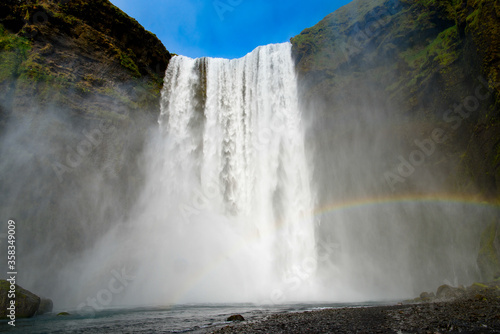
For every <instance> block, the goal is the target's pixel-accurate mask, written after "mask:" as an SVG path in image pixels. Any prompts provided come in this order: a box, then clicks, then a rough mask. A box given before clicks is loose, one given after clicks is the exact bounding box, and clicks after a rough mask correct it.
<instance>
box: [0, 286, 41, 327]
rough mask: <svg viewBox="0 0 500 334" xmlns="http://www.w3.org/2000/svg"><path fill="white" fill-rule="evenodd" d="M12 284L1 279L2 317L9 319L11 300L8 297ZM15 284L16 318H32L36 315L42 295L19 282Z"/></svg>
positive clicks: (0, 314) (0, 304)
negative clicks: (39, 295)
mask: <svg viewBox="0 0 500 334" xmlns="http://www.w3.org/2000/svg"><path fill="white" fill-rule="evenodd" d="M10 286H11V285H10V283H9V282H8V281H6V280H0V319H7V315H8V314H7V312H10V311H8V310H7V308H8V307H9V306H10V301H11V299H10V298H8V295H9V290H10ZM14 286H15V307H16V309H15V315H16V318H30V317H32V316H34V315H35V314H36V311H37V310H38V307H39V305H40V297H38V296H37V295H35V294H34V293H32V292H30V291H28V290H26V289H23V288H22V287H20V286H19V285H17V284H16V285H14Z"/></svg>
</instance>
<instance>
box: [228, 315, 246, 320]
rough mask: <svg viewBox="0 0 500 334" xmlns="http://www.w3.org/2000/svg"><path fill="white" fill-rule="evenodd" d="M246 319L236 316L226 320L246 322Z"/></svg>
mask: <svg viewBox="0 0 500 334" xmlns="http://www.w3.org/2000/svg"><path fill="white" fill-rule="evenodd" d="M244 320H245V318H243V316H242V315H241V314H234V315H232V316H230V317H229V318H227V319H226V321H244Z"/></svg>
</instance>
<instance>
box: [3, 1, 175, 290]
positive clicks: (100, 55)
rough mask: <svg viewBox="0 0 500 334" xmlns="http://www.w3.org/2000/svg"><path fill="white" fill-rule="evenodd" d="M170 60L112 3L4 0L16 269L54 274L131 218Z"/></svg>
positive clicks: (9, 194) (8, 211) (7, 212)
mask: <svg viewBox="0 0 500 334" xmlns="http://www.w3.org/2000/svg"><path fill="white" fill-rule="evenodd" d="M170 58H171V55H170V53H169V52H168V51H167V50H166V49H165V47H164V46H163V45H162V43H161V42H160V41H159V40H158V39H157V38H156V36H155V35H154V34H152V33H150V32H148V31H146V30H145V29H144V28H143V27H142V26H141V25H139V23H138V22H137V21H135V20H134V19H132V18H130V17H129V16H127V15H126V14H124V13H123V12H122V11H120V10H119V9H118V8H116V7H115V6H113V5H112V4H111V3H110V2H109V1H107V0H97V1H84V0H61V1H57V0H36V1H35V0H26V1H17V0H6V1H2V2H1V3H0V135H1V141H0V155H2V157H3V159H2V162H1V163H0V173H1V174H2V178H3V181H2V192H1V194H0V216H1V217H2V219H3V220H4V221H6V219H15V220H16V221H18V222H19V224H18V228H19V231H18V233H19V235H23V238H21V239H20V241H19V249H20V250H19V251H20V252H21V255H24V259H23V256H20V260H19V261H20V266H22V264H23V261H25V263H30V264H33V263H35V264H36V263H38V264H39V266H40V268H32V270H34V271H36V270H40V269H44V270H45V269H46V272H47V274H49V272H50V271H57V267H58V266H60V265H61V263H64V262H65V261H68V257H71V256H72V254H77V253H78V252H79V251H80V250H82V249H83V248H85V247H88V246H89V245H91V244H92V242H93V241H94V240H97V236H98V235H100V234H102V233H103V232H104V231H106V230H107V229H108V228H109V227H110V226H111V223H113V222H116V221H125V220H126V219H127V212H128V209H129V208H130V206H131V204H132V203H133V202H134V201H135V199H136V196H137V194H138V191H139V188H140V185H141V184H142V183H141V182H142V181H141V180H142V178H143V175H142V174H141V171H142V170H143V168H139V165H140V157H141V155H140V154H141V152H143V147H144V143H145V139H146V137H147V135H148V130H149V129H151V128H153V129H154V128H156V127H157V126H156V124H157V123H156V121H157V117H158V113H159V109H160V91H161V87H162V84H163V76H164V72H165V69H166V67H167V65H168V62H169V60H170ZM54 240H57V242H54ZM33 244H37V245H38V246H37V248H38V249H42V248H44V251H39V252H38V251H34V250H33V249H32V248H33V247H30V245H33ZM51 248H53V250H52V249H51ZM30 250H31V251H30ZM44 254H45V255H44ZM46 254H55V255H54V257H53V258H52V259H51V260H50V261H49V260H48V259H47V258H45V257H46V256H47V255H46ZM33 257H34V258H33ZM38 257H39V258H38ZM51 266H53V267H51ZM35 267H36V265H35ZM32 276H33V280H36V279H35V275H32ZM27 277H29V275H28V276H27ZM49 277H50V276H47V277H45V276H43V274H42V273H41V272H40V275H39V277H38V278H39V279H38V280H37V281H38V282H40V281H49V280H50V279H49ZM30 283H31V282H26V284H27V285H29V286H31V287H35V286H33V285H30Z"/></svg>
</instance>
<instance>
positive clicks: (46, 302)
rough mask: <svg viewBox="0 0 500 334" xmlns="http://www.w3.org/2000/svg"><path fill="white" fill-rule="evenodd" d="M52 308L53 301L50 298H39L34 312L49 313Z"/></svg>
mask: <svg viewBox="0 0 500 334" xmlns="http://www.w3.org/2000/svg"><path fill="white" fill-rule="evenodd" d="M53 308H54V302H53V301H52V300H51V299H47V298H41V300H40V305H39V306H38V310H37V311H36V314H37V315H42V314H45V313H50V312H52V309H53Z"/></svg>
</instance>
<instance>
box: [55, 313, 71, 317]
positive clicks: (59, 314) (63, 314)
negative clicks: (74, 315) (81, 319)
mask: <svg viewBox="0 0 500 334" xmlns="http://www.w3.org/2000/svg"><path fill="white" fill-rule="evenodd" d="M66 315H71V314H69V313H68V312H59V313H57V316H66Z"/></svg>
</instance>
